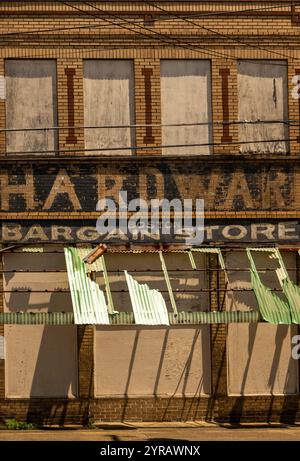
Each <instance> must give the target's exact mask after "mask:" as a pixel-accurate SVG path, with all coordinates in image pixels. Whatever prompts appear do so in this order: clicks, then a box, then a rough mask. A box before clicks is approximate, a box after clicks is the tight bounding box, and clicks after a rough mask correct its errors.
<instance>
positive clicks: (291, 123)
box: [0, 120, 300, 133]
mask: <svg viewBox="0 0 300 461" xmlns="http://www.w3.org/2000/svg"><path fill="white" fill-rule="evenodd" d="M265 124H266V125H268V124H271V125H273V124H282V125H288V126H299V124H300V120H226V121H218V120H216V121H211V122H194V123H192V122H191V123H147V124H131V125H95V126H94V125H90V126H85V125H74V126H51V127H38V128H27V127H26V128H0V133H10V132H13V133H14V132H26V131H59V130H63V131H64V130H71V129H73V130H75V129H78V130H79V129H81V130H95V129H129V128H147V127H162V128H167V127H192V126H214V125H216V126H224V125H265Z"/></svg>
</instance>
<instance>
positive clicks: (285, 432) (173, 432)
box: [0, 422, 300, 442]
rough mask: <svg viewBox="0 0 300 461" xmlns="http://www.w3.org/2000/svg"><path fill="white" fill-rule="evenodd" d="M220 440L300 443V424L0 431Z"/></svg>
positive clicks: (35, 436)
mask: <svg viewBox="0 0 300 461" xmlns="http://www.w3.org/2000/svg"><path fill="white" fill-rule="evenodd" d="M56 440H57V441H97V440H99V441H110V442H111V441H138V440H144V441H145V440H147V441H156V440H157V441H159V440H169V441H172V440H190V441H195V440H197V441H205V440H208V441H222V440H225V441H226V440H229V441H230V440H241V441H243V440H247V441H248V440H260V441H261V440H265V441H267V440H270V441H276V440H279V441H287V440H296V441H298V440H300V425H296V426H285V425H280V424H270V425H262V424H244V425H241V426H239V427H233V426H230V425H223V426H220V425H215V424H203V423H200V422H199V423H196V422H193V423H182V424H180V423H136V424H129V423H128V424H125V423H124V424H123V423H120V424H109V423H105V424H104V423H103V424H101V425H100V424H99V425H98V428H97V429H74V428H73V427H70V428H65V429H59V428H51V429H48V428H47V429H43V430H26V431H17V430H15V431H9V430H0V441H56Z"/></svg>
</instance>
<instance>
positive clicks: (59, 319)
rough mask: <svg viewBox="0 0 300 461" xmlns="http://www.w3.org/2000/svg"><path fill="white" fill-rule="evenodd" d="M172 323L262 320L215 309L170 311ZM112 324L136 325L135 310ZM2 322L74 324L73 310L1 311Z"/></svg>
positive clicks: (112, 317)
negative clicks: (209, 310) (205, 310)
mask: <svg viewBox="0 0 300 461" xmlns="http://www.w3.org/2000/svg"><path fill="white" fill-rule="evenodd" d="M168 316H169V322H170V325H181V324H182V325H187V324H189V325H197V324H214V323H225V324H228V323H249V322H262V321H263V319H262V317H261V315H260V313H259V311H250V312H241V311H232V312H226V311H214V312H179V313H178V315H175V314H173V313H171V312H169V313H168ZM110 321H111V325H135V322H134V316H133V312H119V313H118V314H116V315H110ZM0 324H7V325H74V314H73V312H49V313H48V312H38V313H27V312H26V313H24V312H0Z"/></svg>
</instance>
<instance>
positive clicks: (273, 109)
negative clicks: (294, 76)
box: [238, 61, 288, 153]
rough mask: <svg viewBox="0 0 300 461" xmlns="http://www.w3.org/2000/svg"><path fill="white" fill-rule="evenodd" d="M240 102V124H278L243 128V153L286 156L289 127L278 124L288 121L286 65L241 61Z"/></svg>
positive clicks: (239, 73)
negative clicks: (242, 122)
mask: <svg viewBox="0 0 300 461" xmlns="http://www.w3.org/2000/svg"><path fill="white" fill-rule="evenodd" d="M238 101H239V120H240V121H246V120H247V121H257V120H261V121H265V122H267V121H268V122H270V121H276V122H277V123H257V124H241V125H239V140H240V141H241V142H243V143H246V144H241V146H240V150H241V152H243V153H244V152H245V153H247V152H248V153H251V152H254V153H264V152H267V153H284V152H286V151H287V149H288V142H285V140H287V138H288V127H287V125H286V124H284V123H278V122H280V121H281V122H282V121H283V120H287V118H288V106H287V101H288V97H287V67H286V64H285V62H284V61H256V62H255V61H254V62H253V61H239V62H238ZM273 140H274V141H273ZM275 140H276V141H275ZM248 141H249V142H248ZM251 141H252V142H251Z"/></svg>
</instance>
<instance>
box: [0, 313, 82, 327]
mask: <svg viewBox="0 0 300 461" xmlns="http://www.w3.org/2000/svg"><path fill="white" fill-rule="evenodd" d="M0 324H6V325H74V314H73V312H35V313H29V312H25V313H24V312H0Z"/></svg>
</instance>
